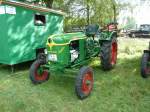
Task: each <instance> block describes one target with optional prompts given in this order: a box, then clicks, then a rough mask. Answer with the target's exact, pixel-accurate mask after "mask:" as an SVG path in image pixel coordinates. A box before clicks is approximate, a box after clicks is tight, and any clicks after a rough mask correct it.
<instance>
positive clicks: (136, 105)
mask: <svg viewBox="0 0 150 112" xmlns="http://www.w3.org/2000/svg"><path fill="white" fill-rule="evenodd" d="M148 42H149V40H148V39H128V38H119V55H118V63H117V65H116V68H115V69H113V70H111V71H108V72H104V71H102V69H100V66H99V65H100V63H99V58H96V59H94V60H93V62H92V63H91V65H92V66H93V68H94V72H95V85H94V89H93V92H92V94H91V96H90V97H88V98H87V99H85V100H82V101H81V100H79V99H77V97H76V95H75V93H74V83H75V81H74V79H75V78H74V77H75V75H74V74H69V73H66V75H60V74H57V73H55V74H54V75H52V77H51V78H50V80H49V81H47V82H46V83H43V84H41V85H36V86H35V85H33V84H32V83H31V81H30V80H29V76H28V74H29V71H28V69H29V65H30V64H27V65H26V66H25V67H24V66H23V64H21V65H19V67H17V72H15V73H13V74H11V73H10V70H9V67H8V66H4V65H0V112H149V111H150V78H148V79H143V78H141V76H140V59H141V55H142V52H143V50H144V49H145V48H146V47H147V46H148ZM20 66H21V67H20Z"/></svg>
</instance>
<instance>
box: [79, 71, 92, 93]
mask: <svg viewBox="0 0 150 112" xmlns="http://www.w3.org/2000/svg"><path fill="white" fill-rule="evenodd" d="M92 88H93V74H92V72H88V73H86V74H85V75H84V77H83V80H82V92H83V93H84V94H89V93H90V92H91V90H92Z"/></svg>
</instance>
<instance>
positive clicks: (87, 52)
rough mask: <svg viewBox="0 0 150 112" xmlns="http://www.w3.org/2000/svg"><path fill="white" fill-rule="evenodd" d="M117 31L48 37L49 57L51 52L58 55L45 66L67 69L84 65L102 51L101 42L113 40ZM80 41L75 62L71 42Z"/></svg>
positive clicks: (50, 68) (57, 69)
mask: <svg viewBox="0 0 150 112" xmlns="http://www.w3.org/2000/svg"><path fill="white" fill-rule="evenodd" d="M116 34H117V33H116V32H115V31H114V32H113V31H111V32H110V31H105V32H101V33H100V34H99V35H96V36H95V37H94V40H93V37H87V36H86V34H85V33H81V32H77V33H66V34H58V35H57V34H56V35H52V36H50V37H49V38H48V40H47V43H46V46H47V47H46V48H47V57H48V55H49V54H55V55H56V56H57V60H56V61H50V60H49V61H48V62H47V64H46V65H44V67H45V68H47V69H49V70H50V71H53V70H54V71H59V70H65V69H66V68H72V67H73V68H74V67H77V66H79V65H84V64H85V63H87V62H89V60H90V59H91V58H92V57H96V56H98V55H99V53H100V49H101V43H102V42H103V41H104V40H105V41H109V40H111V39H112V38H114V37H113V35H116ZM73 41H78V45H79V48H78V51H79V57H78V58H77V60H75V61H74V62H73V63H72V62H71V53H70V49H71V47H70V46H71V42H73Z"/></svg>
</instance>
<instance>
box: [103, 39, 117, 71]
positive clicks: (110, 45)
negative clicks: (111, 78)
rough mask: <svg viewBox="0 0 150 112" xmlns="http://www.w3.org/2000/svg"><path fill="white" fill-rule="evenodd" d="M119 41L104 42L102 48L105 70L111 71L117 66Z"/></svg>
mask: <svg viewBox="0 0 150 112" xmlns="http://www.w3.org/2000/svg"><path fill="white" fill-rule="evenodd" d="M117 49H118V44H117V39H116V38H113V39H112V40H111V41H104V42H103V43H102V46H101V65H102V68H103V69H104V70H110V69H112V68H113V67H114V66H115V65H116V61H117Z"/></svg>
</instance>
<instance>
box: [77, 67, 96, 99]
mask: <svg viewBox="0 0 150 112" xmlns="http://www.w3.org/2000/svg"><path fill="white" fill-rule="evenodd" d="M93 83H94V73H93V70H92V68H90V67H85V66H84V67H82V68H81V69H80V71H79V73H78V76H77V78H76V83H75V92H76V94H77V96H78V97H79V99H85V98H86V97H88V96H89V95H90V93H91V91H92V89H93Z"/></svg>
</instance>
